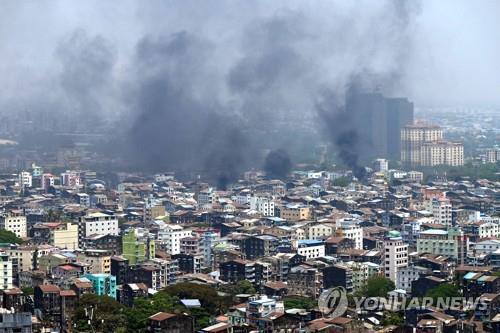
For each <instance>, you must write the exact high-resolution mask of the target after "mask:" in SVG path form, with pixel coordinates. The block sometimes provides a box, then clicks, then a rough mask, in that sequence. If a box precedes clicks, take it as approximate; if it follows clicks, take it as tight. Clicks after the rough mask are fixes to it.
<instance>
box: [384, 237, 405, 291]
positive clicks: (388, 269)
mask: <svg viewBox="0 0 500 333" xmlns="http://www.w3.org/2000/svg"><path fill="white" fill-rule="evenodd" d="M383 249H384V251H383V259H382V260H383V262H384V274H385V277H386V278H388V279H390V280H392V282H394V283H396V280H397V274H398V271H399V270H400V269H402V268H404V267H407V266H408V244H405V243H404V242H403V238H402V237H401V234H400V233H399V232H397V231H390V232H389V233H388V234H387V235H386V236H385V237H384V241H383Z"/></svg>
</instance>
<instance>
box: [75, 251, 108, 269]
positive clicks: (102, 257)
mask: <svg viewBox="0 0 500 333" xmlns="http://www.w3.org/2000/svg"><path fill="white" fill-rule="evenodd" d="M78 260H79V261H80V262H82V263H84V264H87V265H88V272H89V273H91V274H111V255H110V254H109V252H108V251H106V250H100V249H87V250H85V251H83V252H81V253H79V254H78Z"/></svg>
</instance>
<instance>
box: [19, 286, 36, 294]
mask: <svg viewBox="0 0 500 333" xmlns="http://www.w3.org/2000/svg"><path fill="white" fill-rule="evenodd" d="M21 290H22V292H23V294H24V295H34V294H35V292H34V290H33V288H31V287H25V288H22V289H21Z"/></svg>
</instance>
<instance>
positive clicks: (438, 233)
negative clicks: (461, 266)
mask: <svg viewBox="0 0 500 333" xmlns="http://www.w3.org/2000/svg"><path fill="white" fill-rule="evenodd" d="M467 243H468V241H467V237H466V236H465V235H464V233H463V231H462V230H460V228H456V227H455V228H448V230H440V229H429V230H425V231H420V232H419V236H418V239H417V251H418V252H419V253H432V254H438V255H444V256H448V257H452V258H454V259H456V260H458V262H459V263H463V260H464V259H465V257H466V256H467V248H468V245H467Z"/></svg>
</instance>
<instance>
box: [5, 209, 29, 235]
mask: <svg viewBox="0 0 500 333" xmlns="http://www.w3.org/2000/svg"><path fill="white" fill-rule="evenodd" d="M0 228H1V229H5V230H8V231H11V232H13V233H14V234H16V236H17V237H19V238H25V237H26V236H27V230H28V229H27V226H26V216H24V214H23V212H22V211H21V210H11V211H10V212H8V213H7V214H5V215H3V216H0Z"/></svg>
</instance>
